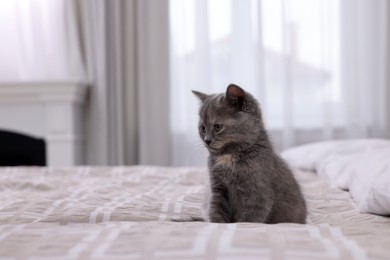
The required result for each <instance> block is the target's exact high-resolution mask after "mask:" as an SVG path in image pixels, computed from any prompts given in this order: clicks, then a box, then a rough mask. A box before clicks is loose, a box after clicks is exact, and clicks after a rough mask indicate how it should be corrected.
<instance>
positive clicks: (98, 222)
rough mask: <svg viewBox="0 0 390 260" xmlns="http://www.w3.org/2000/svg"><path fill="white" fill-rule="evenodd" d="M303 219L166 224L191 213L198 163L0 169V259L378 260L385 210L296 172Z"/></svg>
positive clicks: (196, 209) (197, 191) (386, 237)
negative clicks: (371, 210)
mask: <svg viewBox="0 0 390 260" xmlns="http://www.w3.org/2000/svg"><path fill="white" fill-rule="evenodd" d="M296 174H297V177H298V179H299V181H300V183H301V185H302V187H303V191H304V194H305V198H306V200H307V203H308V209H309V212H310V214H309V223H308V224H305V225H299V224H277V225H266V224H258V223H235V224H213V223H204V222H171V221H170V219H172V218H185V217H188V216H198V215H199V214H200V209H201V201H202V194H203V192H204V183H205V180H206V179H207V176H206V171H205V169H198V168H160V167H146V166H137V167H111V168H110V167H106V168H103V167H75V168H0V259H2V258H4V259H23V258H39V259H74V258H79V259H88V258H92V259H95V258H96V259H131V258H136V259H152V258H154V259H187V258H192V259H199V258H201V259H216V258H220V259H245V258H250V259H261V258H265V259H268V258H269V259H286V258H291V259H319V258H321V259H367V258H368V259H385V258H388V257H389V256H390V247H389V245H390V218H388V217H381V216H376V215H372V214H361V213H359V211H358V209H357V207H356V204H355V203H354V201H353V200H352V199H351V197H350V194H349V193H348V192H345V191H342V190H339V189H333V188H330V187H329V186H328V184H327V183H326V182H324V181H323V180H321V179H320V178H318V176H316V175H315V174H313V172H309V171H297V173H296Z"/></svg>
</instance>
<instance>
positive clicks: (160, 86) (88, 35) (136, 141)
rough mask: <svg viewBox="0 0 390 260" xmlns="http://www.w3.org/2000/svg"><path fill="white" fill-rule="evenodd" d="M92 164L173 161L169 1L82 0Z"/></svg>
mask: <svg viewBox="0 0 390 260" xmlns="http://www.w3.org/2000/svg"><path fill="white" fill-rule="evenodd" d="M79 3H80V6H79V8H80V11H81V13H80V14H81V21H82V24H83V25H84V26H83V27H82V28H83V30H82V31H81V32H82V38H83V42H84V43H85V57H86V61H87V63H86V65H87V66H86V67H87V72H88V79H89V82H90V83H91V89H90V90H91V93H90V94H91V95H90V97H91V99H90V104H89V113H88V119H89V120H88V123H87V129H88V131H87V133H88V135H87V138H88V159H89V163H90V164H103V165H104V164H108V165H118V164H155V165H156V164H157V165H169V164H170V153H169V149H170V148H169V147H170V138H169V66H168V64H169V56H168V51H169V44H168V43H169V33H168V29H169V26H168V22H169V16H168V15H169V13H168V1H167V0H132V1H127V0H116V1H104V0H81V1H79Z"/></svg>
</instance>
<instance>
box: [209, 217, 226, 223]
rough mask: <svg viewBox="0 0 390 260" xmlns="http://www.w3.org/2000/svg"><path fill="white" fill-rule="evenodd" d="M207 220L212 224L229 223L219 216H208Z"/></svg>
mask: <svg viewBox="0 0 390 260" xmlns="http://www.w3.org/2000/svg"><path fill="white" fill-rule="evenodd" d="M209 220H210V222H212V223H229V221H228V220H227V219H224V218H223V217H221V216H210V217H209Z"/></svg>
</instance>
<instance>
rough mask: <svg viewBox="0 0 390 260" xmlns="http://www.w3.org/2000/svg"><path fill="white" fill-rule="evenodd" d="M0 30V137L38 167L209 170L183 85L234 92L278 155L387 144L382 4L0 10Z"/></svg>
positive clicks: (169, 1)
mask: <svg viewBox="0 0 390 260" xmlns="http://www.w3.org/2000/svg"><path fill="white" fill-rule="evenodd" d="M0 34H1V35H2V40H1V48H0V95H2V96H3V97H1V96H0V130H1V131H2V132H4V133H5V134H8V136H7V135H6V136H5V137H3V139H1V135H0V140H5V139H6V140H9V134H10V133H14V132H15V133H18V134H22V135H27V136H29V135H31V136H32V137H34V138H38V139H39V140H41V141H43V143H45V142H46V145H45V144H44V146H45V147H46V148H47V149H46V152H45V154H44V156H45V157H48V156H49V157H50V158H51V159H50V160H48V161H47V160H46V162H45V164H47V165H61V164H62V165H71V164H88V165H118V164H125V165H129V164H151V165H170V166H184V165H205V164H206V157H207V152H206V150H205V149H204V147H203V145H202V143H201V141H200V139H199V137H198V133H197V121H198V115H197V109H198V106H199V104H198V101H197V99H196V98H195V97H194V96H193V95H192V93H191V89H195V90H199V91H202V92H205V93H217V92H224V91H225V90H226V87H227V85H228V84H230V83H235V84H237V85H240V86H241V87H243V88H244V89H245V90H247V91H248V92H250V93H252V94H253V95H254V96H255V97H256V98H257V99H258V100H259V102H260V104H261V107H262V109H263V113H264V120H265V124H266V127H267V128H268V129H269V132H270V134H271V138H272V141H273V143H274V145H275V149H276V150H277V151H282V150H283V149H286V148H288V147H292V146H295V145H299V144H304V143H309V142H315V141H322V140H333V139H350V138H367V137H369V138H389V137H390V131H389V130H390V115H389V113H390V80H389V72H390V67H389V66H390V42H389V40H390V6H389V3H388V1H387V0H375V1H372V0H110V1H108V0H107V1H104V0H2V1H0ZM67 88H69V89H67ZM32 89H33V90H34V91H35V92H34V91H33V90H32ZM70 89H72V91H73V90H74V91H73V92H71V93H72V94H71V96H72V98H69V99H66V100H65V98H63V97H62V96H61V95H68V94H64V93H68V92H67V91H69V90H70ZM79 89H82V91H81V90H80V91H79ZM37 91H38V92H39V98H36V95H35V94H34V95H35V98H34V95H33V94H32V93H33V92H34V93H38V92H37ZM84 92H85V93H84ZM26 93H27V94H26ZM45 93H48V94H45ZM50 93H51V94H50ZM53 93H55V94H53ZM69 93H70V92H69ZM20 95H23V99H20V98H15V97H16V96H18V97H19V96H20ZM53 95H55V96H56V98H55V102H57V103H54V101H53V100H54V99H53V98H52V96H53ZM77 95H80V98H79V97H78V96H77ZM48 96H50V97H48ZM42 97H43V98H42ZM13 100H15V102H13ZM37 102H38V103H39V102H41V103H40V105H39V106H38V105H36V106H35V103H37ZM66 102H68V103H69V104H67V103H66ZM38 103H37V104H38ZM33 106H34V109H35V110H36V111H37V114H31V115H30V114H28V113H32V111H33V110H34V109H32V108H33ZM67 106H68V107H69V108H70V110H66V109H67ZM22 107H23V108H22ZM23 109H24V110H23ZM62 109H63V110H62ZM35 110H34V111H35ZM24 111H26V112H24ZM39 111H40V112H39ZM61 111H62V112H61ZM63 111H68V112H63ZM69 111H70V112H69ZM38 113H40V114H38ZM61 113H62V114H64V115H67V116H64V117H62V116H61V115H62V114H61ZM27 114H28V115H29V116H27ZM34 118H36V120H34ZM38 119H39V120H38ZM51 120H52V121H51ZM53 124H54V125H55V127H54V128H53V127H52V125H53ZM22 125H24V126H23V127H22ZM41 125H44V127H43V126H42V129H40V126H41ZM59 125H60V126H61V127H62V128H63V129H65V128H66V127H67V126H69V125H70V126H71V127H70V128H69V129H70V130H69V132H66V133H65V134H64V133H62V134H61V135H59V130H58V129H59V128H58V127H59ZM31 129H37V130H36V131H35V130H34V131H32V130H31ZM56 129H57V130H56ZM66 129H67V128H66ZM74 129H77V130H74ZM0 134H1V133H0ZM53 136H54V137H53ZM53 140H54V141H53ZM58 140H60V141H61V142H62V143H61V144H60V143H59V141H58ZM66 142H69V146H66V145H65V143H66ZM2 143H3V146H2V147H3V148H2V149H3V152H0V162H1V161H2V160H3V161H4V163H3V165H7V162H6V160H5V159H1V156H3V158H5V157H7V156H6V155H7V154H9V151H10V149H11V148H10V147H15V143H10V144H8V147H7V146H6V145H5V142H4V141H2ZM26 145H27V144H22V145H16V146H20V147H22V148H23V149H26V148H25V147H26ZM2 154H3V155H2ZM62 155H63V156H62ZM68 155H69V156H70V157H71V158H73V159H72V160H70V161H63V162H61V158H64V157H66V156H68ZM8 157H9V156H8ZM54 157H56V158H58V159H53V158H54ZM75 157H76V159H74V158H75ZM51 162H57V163H51ZM16 164H17V163H16Z"/></svg>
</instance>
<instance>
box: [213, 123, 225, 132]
mask: <svg viewBox="0 0 390 260" xmlns="http://www.w3.org/2000/svg"><path fill="white" fill-rule="evenodd" d="M222 127H223V126H222V125H221V124H215V125H214V130H215V131H216V132H219V131H221V130H222Z"/></svg>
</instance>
